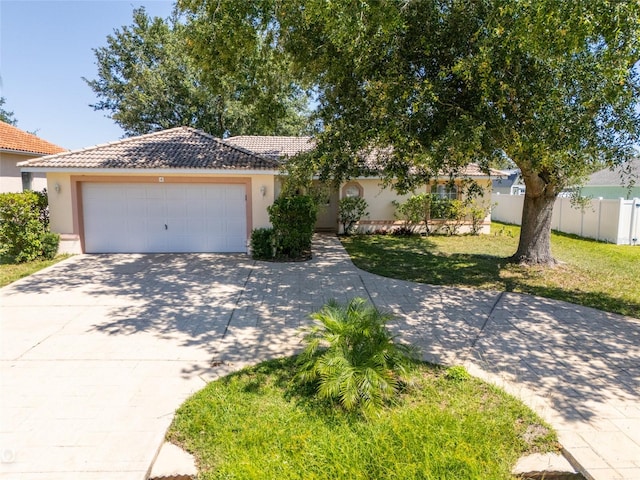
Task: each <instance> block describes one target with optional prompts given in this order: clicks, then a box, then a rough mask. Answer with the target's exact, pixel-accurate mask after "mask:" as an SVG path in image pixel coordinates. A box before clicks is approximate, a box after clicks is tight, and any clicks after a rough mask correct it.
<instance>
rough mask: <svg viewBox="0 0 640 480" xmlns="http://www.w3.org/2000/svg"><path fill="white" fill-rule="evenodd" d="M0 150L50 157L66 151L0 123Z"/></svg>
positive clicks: (30, 134)
mask: <svg viewBox="0 0 640 480" xmlns="http://www.w3.org/2000/svg"><path fill="white" fill-rule="evenodd" d="M0 150H8V151H14V152H24V153H35V154H41V155H50V154H52V153H59V152H66V149H64V148H62V147H59V146H58V145H54V144H53V143H50V142H47V141H46V140H42V139H41V138H39V137H36V136H35V135H33V134H32V133H27V132H25V131H24V130H20V129H19V128H18V127H14V126H13V125H9V124H8V123H5V122H1V121H0Z"/></svg>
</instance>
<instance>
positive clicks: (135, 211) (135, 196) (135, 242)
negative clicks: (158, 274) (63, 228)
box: [82, 183, 247, 253]
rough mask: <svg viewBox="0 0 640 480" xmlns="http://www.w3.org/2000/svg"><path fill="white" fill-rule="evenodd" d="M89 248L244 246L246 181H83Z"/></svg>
mask: <svg viewBox="0 0 640 480" xmlns="http://www.w3.org/2000/svg"><path fill="white" fill-rule="evenodd" d="M82 201H83V220H84V241H85V251H86V252H87V253H158V252H245V251H246V240H247V214H246V200H245V187H244V185H226V184H225V185H222V184H176V183H173V184H168V183H158V184H139V183H131V184H127V183H116V184H109V183H84V184H83V185H82Z"/></svg>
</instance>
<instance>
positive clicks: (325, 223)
mask: <svg viewBox="0 0 640 480" xmlns="http://www.w3.org/2000/svg"><path fill="white" fill-rule="evenodd" d="M316 231H317V232H337V231H338V190H337V189H330V190H328V191H327V192H325V194H324V195H323V200H322V201H321V202H320V205H319V209H318V220H317V221H316Z"/></svg>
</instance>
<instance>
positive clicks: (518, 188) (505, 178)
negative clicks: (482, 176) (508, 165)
mask: <svg viewBox="0 0 640 480" xmlns="http://www.w3.org/2000/svg"><path fill="white" fill-rule="evenodd" d="M491 191H492V193H494V194H499V195H524V192H525V186H524V182H523V180H522V175H521V174H520V169H519V168H514V169H511V170H504V175H500V176H497V177H495V178H494V179H493V180H492V181H491Z"/></svg>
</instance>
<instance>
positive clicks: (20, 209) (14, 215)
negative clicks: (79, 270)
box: [0, 191, 60, 263]
mask: <svg viewBox="0 0 640 480" xmlns="http://www.w3.org/2000/svg"><path fill="white" fill-rule="evenodd" d="M48 226H49V207H48V204H47V193H46V191H42V192H32V191H26V192H22V193H1V194H0V260H2V261H3V262H9V263H23V262H30V261H32V260H35V259H37V258H41V257H44V258H47V259H51V258H53V257H55V256H56V254H57V253H58V245H59V244H60V236H59V235H58V234H55V233H51V232H49V231H48Z"/></svg>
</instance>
